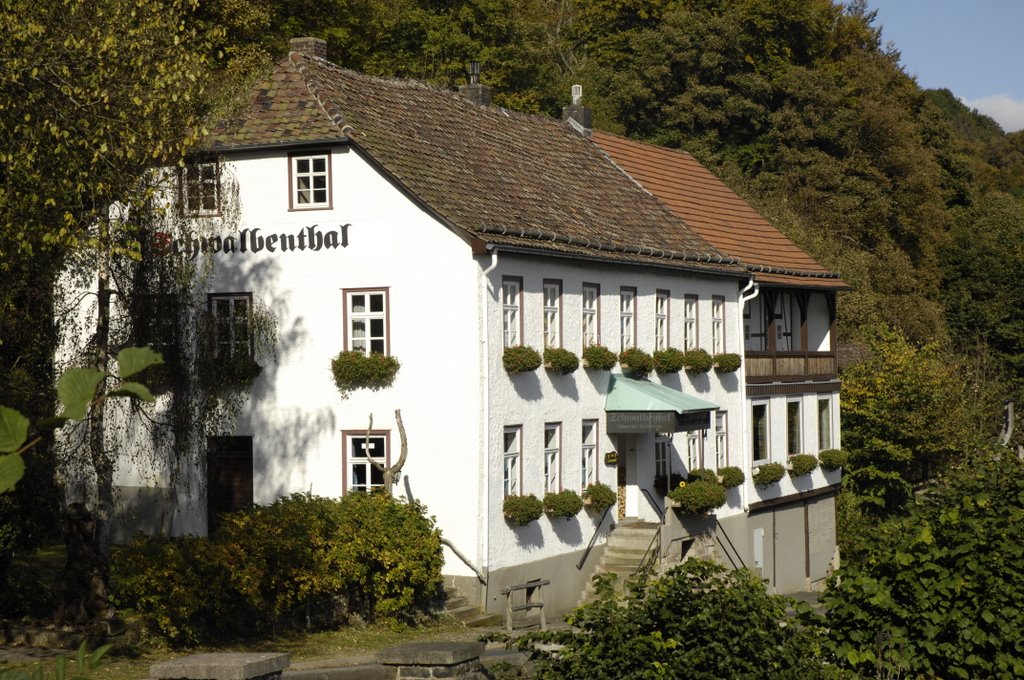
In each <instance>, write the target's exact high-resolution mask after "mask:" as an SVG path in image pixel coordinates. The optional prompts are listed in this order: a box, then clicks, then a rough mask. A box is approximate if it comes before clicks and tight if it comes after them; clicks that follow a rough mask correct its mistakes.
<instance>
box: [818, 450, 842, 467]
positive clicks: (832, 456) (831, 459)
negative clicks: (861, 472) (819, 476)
mask: <svg viewBox="0 0 1024 680" xmlns="http://www.w3.org/2000/svg"><path fill="white" fill-rule="evenodd" d="M818 461H820V462H821V467H822V468H824V469H826V470H838V469H839V468H841V467H845V466H846V451H843V450H842V449H828V450H826V451H822V452H821V453H819V454H818Z"/></svg>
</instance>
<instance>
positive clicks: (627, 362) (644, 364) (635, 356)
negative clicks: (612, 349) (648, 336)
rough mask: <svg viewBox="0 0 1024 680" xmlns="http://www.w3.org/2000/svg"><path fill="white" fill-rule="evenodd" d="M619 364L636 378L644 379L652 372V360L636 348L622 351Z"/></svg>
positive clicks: (648, 355)
mask: <svg viewBox="0 0 1024 680" xmlns="http://www.w3.org/2000/svg"><path fill="white" fill-rule="evenodd" d="M619 363H620V364H622V367H623V368H625V369H628V370H629V371H630V372H631V373H633V375H635V376H636V377H638V378H645V377H647V375H648V374H649V373H650V372H651V371H653V370H654V358H653V357H651V355H650V354H648V353H647V352H645V351H643V350H642V349H638V348H636V347H630V348H629V349H625V350H623V351H622V354H620V355H619Z"/></svg>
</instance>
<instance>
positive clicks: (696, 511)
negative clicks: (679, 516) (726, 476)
mask: <svg viewBox="0 0 1024 680" xmlns="http://www.w3.org/2000/svg"><path fill="white" fill-rule="evenodd" d="M668 499H669V501H670V505H671V507H673V508H676V509H677V510H679V511H680V512H683V513H685V514H687V515H706V514H708V513H709V512H711V511H712V510H714V509H715V508H720V507H722V506H723V505H725V487H724V486H722V485H721V484H719V483H718V482H717V481H712V480H710V479H697V480H695V481H693V482H681V483H680V484H679V486H677V487H676V488H674V489H672V490H671V491H669V492H668Z"/></svg>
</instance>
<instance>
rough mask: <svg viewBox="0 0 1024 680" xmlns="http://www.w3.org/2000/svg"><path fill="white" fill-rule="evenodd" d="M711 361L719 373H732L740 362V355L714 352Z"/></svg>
mask: <svg viewBox="0 0 1024 680" xmlns="http://www.w3.org/2000/svg"><path fill="white" fill-rule="evenodd" d="M712 361H713V362H714V364H715V370H716V371H718V372H719V373H732V372H734V371H736V370H737V369H738V368H739V367H740V363H741V360H740V355H739V354H733V353H732V352H726V353H725V354H716V355H715V356H714V357H713V359H712Z"/></svg>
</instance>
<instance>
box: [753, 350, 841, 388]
mask: <svg viewBox="0 0 1024 680" xmlns="http://www.w3.org/2000/svg"><path fill="white" fill-rule="evenodd" d="M744 360H745V364H746V372H747V383H748V384H750V383H770V382H795V381H801V380H835V379H836V377H837V375H838V366H837V361H836V355H835V354H833V353H832V352H774V353H772V352H747V354H746V356H745V357H744Z"/></svg>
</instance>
